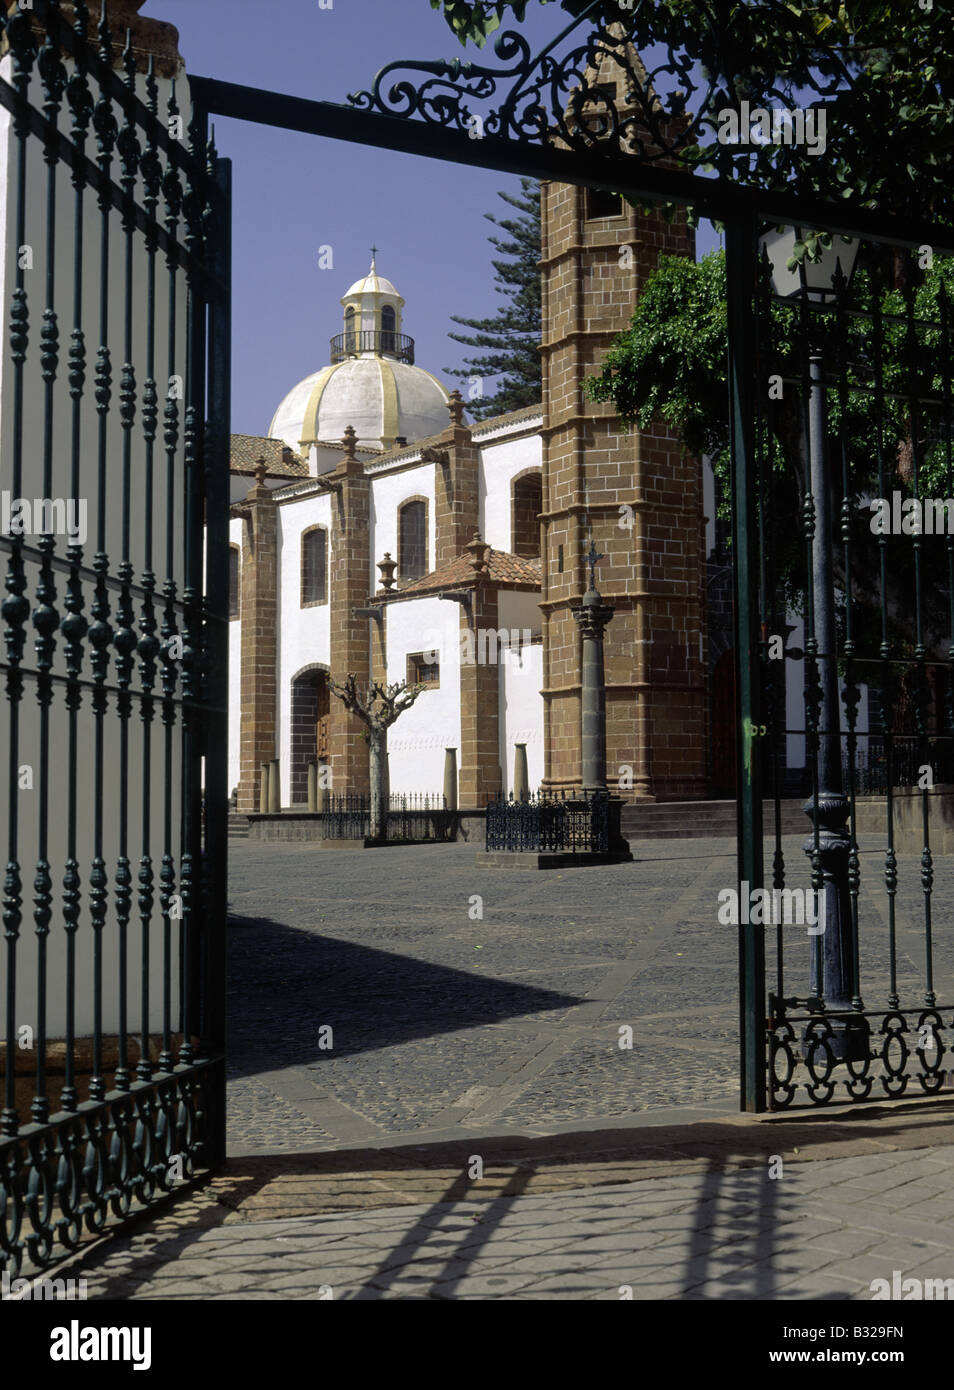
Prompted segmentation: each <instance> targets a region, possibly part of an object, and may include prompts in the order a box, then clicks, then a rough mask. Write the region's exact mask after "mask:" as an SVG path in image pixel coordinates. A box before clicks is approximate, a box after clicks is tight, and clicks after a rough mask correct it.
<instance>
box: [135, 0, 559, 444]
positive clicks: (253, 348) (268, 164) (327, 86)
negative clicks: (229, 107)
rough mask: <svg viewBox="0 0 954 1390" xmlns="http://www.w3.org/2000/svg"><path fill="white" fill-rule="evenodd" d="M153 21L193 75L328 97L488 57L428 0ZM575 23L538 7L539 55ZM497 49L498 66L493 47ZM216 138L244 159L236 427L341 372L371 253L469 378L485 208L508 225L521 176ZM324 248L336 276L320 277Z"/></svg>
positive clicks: (215, 10)
mask: <svg viewBox="0 0 954 1390" xmlns="http://www.w3.org/2000/svg"><path fill="white" fill-rule="evenodd" d="M141 13H142V14H143V15H148V16H151V17H153V18H156V19H164V20H167V21H168V22H169V23H171V24H174V25H175V26H176V27H177V28H178V30H179V34H180V50H181V52H182V54H183V57H184V58H185V61H186V65H187V68H188V69H189V71H191V72H193V73H197V74H201V75H202V76H208V77H218V78H221V79H223V80H225V81H229V82H241V83H244V84H247V85H249V86H257V87H262V88H269V89H272V90H275V91H284V92H287V93H289V94H290V95H293V96H300V97H309V98H313V99H315V100H322V101H333V102H344V101H346V99H347V96H348V93H349V92H353V91H358V90H360V89H362V88H365V87H370V85H371V82H372V79H373V77H374V75H375V73H376V72H377V71H378V70H379V68H381V67H383V66H384V65H385V64H386V63H389V62H392V61H394V60H395V59H398V58H405V57H407V58H410V57H414V58H451V57H465V56H473V57H476V56H477V52H478V51H477V50H474V49H472V50H470V51H469V52H468V53H466V54H465V51H464V50H463V49H462V48H461V47H460V45H459V44H458V43H457V41H456V39H455V38H454V36H453V35H452V33H451V32H450V30H449V29H448V28H447V26H446V24H445V23H444V20H443V18H442V16H441V15H440V14H438V13H437V12H436V11H434V10H432V9H431V8H430V5H429V4H428V3H427V0H334V3H333V8H332V9H322V8H320V7H319V0H269V3H268V4H267V5H263V4H262V2H261V0H147V3H146V4H145V5H144V6H143V9H142V11H141ZM564 19H565V16H564V15H563V12H562V11H561V10H559V9H558V8H557V7H556V6H546V7H544V6H531V7H530V9H529V10H528V15H527V23H526V24H525V25H523V26H522V31H523V32H524V33H525V34H527V36H528V38H529V39H530V40H531V43H534V41H536V43H535V47H540V46H542V43H543V42H545V41H546V40H547V39H548V38H549V37H551V36H552V35H553V34H554V33H556V32H558V28H562V20H564ZM483 53H484V54H486V55H487V58H488V60H489V61H490V62H491V63H492V62H494V59H493V56H492V50H491V49H490V47H489V46H488V48H486V49H484V50H483ZM216 143H217V145H218V147H219V150H220V151H221V153H222V154H224V155H228V156H229V157H230V158H231V159H232V162H233V180H234V234H233V255H234V299H233V334H234V368H233V388H232V428H233V430H234V431H236V432H238V433H246V434H265V433H266V431H267V430H268V426H269V423H270V421H271V418H272V415H273V414H274V411H275V409H276V408H277V406H278V403H279V401H280V400H281V399H282V397H283V396H284V395H285V394H286V392H287V391H289V390H290V389H291V387H292V386H294V385H295V384H296V383H297V382H298V381H300V380H301V379H302V378H303V377H305V376H307V375H308V374H309V373H310V372H313V371H317V370H318V369H319V368H320V367H322V366H324V365H325V364H326V362H327V361H328V344H329V339H330V338H331V337H332V335H333V334H335V333H338V332H340V331H341V306H340V304H339V300H340V298H341V296H342V295H343V294H344V292H345V290H346V289H347V288H348V286H349V285H350V284H351V283H352V282H353V281H354V280H356V279H358V277H359V276H361V275H363V274H364V273H365V272H366V270H367V268H368V262H369V260H370V251H369V248H370V247H371V245H372V244H374V245H376V246H377V247H378V248H379V251H378V269H379V271H380V272H381V273H382V274H383V275H386V276H388V277H389V278H390V279H391V280H393V281H394V283H395V285H396V286H397V288H398V290H399V291H400V293H401V294H402V295H403V296H404V298H405V300H406V301H407V302H406V305H405V309H404V316H405V317H404V331H405V332H406V333H409V334H410V335H411V336H412V337H413V338H414V339H415V341H416V346H417V361H418V363H419V364H420V365H421V366H423V367H426V368H427V369H428V370H429V371H432V372H434V373H435V374H436V375H437V376H438V377H440V378H441V379H442V380H444V381H445V383H446V384H447V385H448V386H452V385H455V384H457V383H456V382H455V381H454V380H452V379H449V378H447V377H446V376H444V373H443V369H444V368H445V367H451V366H458V365H460V361H461V355H462V354H464V353H466V352H467V351H468V349H466V348H465V347H463V345H460V344H457V343H454V342H452V341H451V340H450V339H449V338H448V337H447V333H448V330H449V329H452V328H454V326H455V325H453V324H452V323H451V322H450V315H451V314H462V315H465V316H466V317H482V316H485V315H488V314H491V313H493V312H494V310H495V308H496V305H497V303H498V300H497V297H496V295H495V292H494V289H493V270H492V267H491V264H490V258H491V255H492V254H494V252H493V249H492V248H491V247H490V245H489V244H488V242H487V236H488V235H489V234H493V233H494V228H493V227H492V226H491V224H490V223H489V222H487V221H486V219H485V218H484V216H483V214H484V213H485V212H491V211H494V212H497V213H498V215H504V216H506V215H507V213H508V212H509V209H508V207H507V204H505V203H504V202H502V201H501V199H499V198H498V197H497V196H496V194H497V190H498V189H507V190H510V191H515V192H516V191H519V181H518V180H517V179H516V178H514V177H512V176H511V175H508V174H500V173H496V172H493V171H485V170H481V169H472V168H462V167H460V166H457V165H452V164H448V163H445V162H443V161H437V160H428V159H421V158H417V157H415V156H411V155H404V154H397V153H393V152H391V151H388V150H378V149H368V148H364V147H362V146H359V145H354V144H348V143H345V142H343V141H341V142H339V141H335V140H321V139H317V138H316V137H314V136H306V135H298V134H295V133H290V132H287V131H280V130H272V129H269V128H267V127H263V126H258V125H253V124H251V123H246V122H241V121H227V120H219V121H217V122H216ZM495 205H496V206H495ZM324 245H330V246H331V247H332V248H333V255H334V268H333V269H327V270H321V269H319V266H318V252H319V247H321V246H324Z"/></svg>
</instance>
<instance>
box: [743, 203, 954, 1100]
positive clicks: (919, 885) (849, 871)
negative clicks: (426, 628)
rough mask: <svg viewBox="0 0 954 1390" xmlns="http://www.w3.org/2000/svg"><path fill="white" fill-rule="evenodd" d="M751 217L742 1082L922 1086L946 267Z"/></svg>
mask: <svg viewBox="0 0 954 1390" xmlns="http://www.w3.org/2000/svg"><path fill="white" fill-rule="evenodd" d="M765 230H766V231H767V232H768V235H767V237H766V238H765V239H764V240H763V245H762V255H761V264H760V275H759V277H758V279H759V283H758V288H757V292H756V295H755V300H756V318H755V324H754V330H755V331H754V334H753V341H754V345H755V349H754V362H753V367H754V380H755V382H756V383H757V388H758V389H757V391H756V394H755V401H754V405H755V427H754V432H753V447H754V468H753V477H752V484H751V489H750V491H749V492H748V493H746V492H745V491H744V490H743V488H742V486H741V482H740V480H739V479H737V480H736V481H737V486H736V496H735V503H736V516H737V519H738V521H739V531H740V533H741V534H742V535H744V534H745V529H744V528H745V527H748V528H751V533H750V538H751V541H752V542H754V545H750V547H749V558H750V560H751V558H752V556H753V555H754V556H757V563H756V564H755V565H753V573H752V577H753V580H754V595H752V594H746V593H744V592H740V593H739V595H738V602H739V604H740V626H743V625H744V623H749V624H750V625H751V628H752V630H753V639H754V641H753V645H752V646H751V647H750V648H749V653H748V656H749V666H748V670H749V675H750V679H751V681H752V685H753V692H752V698H753V699H754V701H755V703H754V705H753V708H752V710H751V712H749V713H748V714H747V716H746V719H745V723H744V724H743V729H742V733H743V744H744V753H743V763H742V768H743V773H742V781H741V792H740V795H741V804H742V810H743V814H747V815H748V816H749V817H750V820H751V824H752V829H751V831H750V832H749V833H750V835H751V836H752V841H751V847H752V848H753V849H754V848H756V847H757V839H756V837H757V836H758V834H759V831H760V826H759V813H760V811H761V805H762V803H761V798H760V787H761V788H764V790H765V792H766V794H767V796H768V798H769V800H768V801H767V802H766V805H767V806H770V807H771V810H772V813H773V814H772V824H770V825H768V826H766V827H765V831H766V847H767V849H768V848H770V849H771V870H770V873H766V875H765V877H764V879H763V878H760V877H757V876H756V877H753V878H750V879H749V886H750V889H751V890H753V898H754V890H756V889H764V890H766V891H765V892H764V893H762V894H761V895H760V896H759V897H758V899H757V900H755V901H753V902H752V903H751V904H750V906H752V907H753V908H757V909H758V910H757V911H753V912H752V914H751V915H752V918H753V920H752V922H751V923H744V925H743V927H742V932H743V952H742V959H743V979H744V980H745V979H746V977H745V973H744V972H745V969H746V968H747V969H748V971H749V975H748V979H747V981H746V983H747V984H748V986H749V987H750V989H751V994H750V995H749V998H748V1008H747V1009H746V1011H745V1014H744V1031H745V1038H746V1041H747V1043H748V1045H749V1047H750V1049H751V1051H750V1056H749V1061H750V1070H749V1074H748V1082H749V1090H748V1092H747V1095H746V1099H747V1100H748V1102H749V1105H750V1108H753V1109H760V1108H763V1106H765V1105H766V1104H767V1105H768V1107H769V1108H772V1109H780V1108H785V1107H788V1106H790V1105H792V1104H796V1105H798V1104H814V1105H824V1104H828V1103H829V1102H836V1103H837V1102H839V1101H840V1102H850V1101H862V1100H868V1099H880V1100H886V1099H898V1098H900V1097H902V1096H904V1097H907V1098H910V1097H911V1096H912V1095H921V1096H925V1095H934V1094H937V1093H938V1092H939V1091H941V1090H942V1089H943V1088H946V1089H948V1090H950V1088H951V1086H952V1085H954V1071H952V1069H951V1068H952V1062H954V1046H952V1043H954V1037H952V1033H951V1029H952V1028H954V938H952V934H951V931H950V924H951V909H950V902H951V893H952V890H954V883H952V882H951V880H950V877H949V867H948V866H949V864H950V860H949V859H946V860H940V861H939V860H938V859H937V855H938V852H939V851H940V852H941V853H944V854H946V855H948V856H949V855H950V853H951V851H952V850H954V839H952V838H951V836H950V833H949V829H948V827H949V826H950V824H951V821H952V816H954V805H952V790H954V789H952V787H951V785H950V765H951V756H952V748H954V680H952V677H954V660H952V659H954V448H952V437H954V408H952V390H951V347H952V323H951V305H950V300H949V297H948V296H949V287H950V285H951V271H950V269H949V266H950V264H951V262H949V261H948V260H947V259H943V260H939V261H938V264H937V265H936V266H935V256H936V254H937V250H936V248H935V247H932V246H931V245H929V244H924V245H922V246H921V247H920V248H919V250H912V249H911V248H910V247H905V246H900V247H899V246H896V245H894V244H892V243H890V242H889V243H876V242H873V241H865V240H862V239H860V238H858V237H854V238H850V239H848V238H844V237H839V236H836V237H834V238H833V239H832V242H831V246H830V248H829V250H828V252H826V253H825V255H824V256H823V258H822V260H821V261H820V262H819V263H818V264H817V267H808V272H807V274H805V276H804V278H803V279H800V277H798V276H795V277H792V276H790V275H789V274H788V272H787V270H786V268H785V265H784V261H785V255H784V250H785V246H786V241H787V240H788V241H792V240H794V236H795V234H796V229H794V228H791V229H788V230H787V232H783V231H781V229H778V230H776V229H765ZM770 246H774V248H776V250H777V249H778V248H781V249H782V252H783V254H782V255H781V256H779V255H778V254H776V255H775V257H774V261H775V266H774V272H775V273H774V277H773V265H772V263H770V260H769V247H770ZM786 280H787V281H788V283H784V284H783V283H781V282H784V281H786ZM813 282H814V287H813ZM948 500H949V504H948ZM786 795H788V796H792V795H801V796H803V797H804V796H806V795H807V800H805V812H806V815H807V816H808V821H807V822H806V833H807V839H806V840H805V842H804V844H800V843H799V842H798V840H797V839H794V840H793V839H791V838H790V839H788V840H786V838H785V837H784V836H783V834H782V814H781V801H782V799H783V798H784V797H785V796H786ZM753 859H754V856H753ZM753 872H755V873H757V869H756V868H755V865H754V864H753ZM939 873H940V875H941V877H940V878H938V875H939ZM741 877H742V878H743V879H744V878H745V877H746V875H745V873H743V874H742V875H741ZM939 889H940V890H941V891H940V893H939V892H938V890H939ZM799 894H805V895H806V897H805V899H804V901H805V902H808V903H811V905H812V908H813V910H814V909H817V913H816V917H817V920H816V921H815V922H814V923H808V924H807V926H806V920H805V917H804V914H801V913H799V912H798V911H797V909H798V907H799V906H800V904H799V900H798V895H799ZM808 895H811V897H809V896H808ZM740 906H741V903H740ZM763 933H764V941H763V940H760V939H759V938H760V937H762V936H763ZM763 951H764V954H763ZM766 956H767V959H766ZM766 968H767V969H768V979H769V986H768V993H767V995H766V993H765V972H766ZM766 1015H767V1018H766ZM763 1077H767V1088H766V1090H765V1091H763V1090H762V1089H761V1087H762V1081H763Z"/></svg>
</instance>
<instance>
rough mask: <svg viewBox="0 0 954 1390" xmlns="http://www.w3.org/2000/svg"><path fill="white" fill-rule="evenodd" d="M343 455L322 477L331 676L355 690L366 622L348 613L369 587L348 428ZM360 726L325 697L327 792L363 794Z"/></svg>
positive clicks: (364, 749)
mask: <svg viewBox="0 0 954 1390" xmlns="http://www.w3.org/2000/svg"><path fill="white" fill-rule="evenodd" d="M343 442H344V448H345V456H344V458H343V459H342V460H341V462H340V463H339V464H338V466H337V468H336V469H334V470H333V471H332V472H331V473H328V474H326V475H325V479H326V481H327V482H328V483H330V484H331V485H332V487H333V489H334V495H333V497H332V528H331V564H330V577H331V593H330V609H331V612H330V620H331V677H332V679H333V680H335V681H336V682H337V683H338V684H339V685H343V684H344V682H345V679H346V678H347V676H349V675H354V676H356V677H357V680H358V685H359V686H367V685H368V684H369V682H370V679H371V637H370V635H369V633H368V619H367V618H356V617H355V616H354V615H353V613H352V609H354V608H366V607H367V606H368V591H369V589H370V587H371V579H370V573H371V554H370V524H369V508H368V496H369V484H368V480H367V478H366V477H365V473H364V466H363V464H362V463H361V462H360V461H359V460H358V457H357V453H356V451H355V446H356V443H357V439H356V436H355V432H354V430H353V429H352V427H351V426H350V425H349V426H348V428H347V430H346V431H345V438H344V441H343ZM363 734H364V725H363V724H362V723H361V720H360V719H358V718H357V717H356V716H354V715H351V714H349V713H348V711H347V710H346V709H345V707H344V706H343V705H342V703H341V701H340V700H339V699H338V698H337V696H335V695H334V694H333V695H332V696H331V710H330V723H329V743H330V748H331V776H332V789H333V791H334V792H335V794H336V795H342V794H347V793H349V792H350V793H352V794H356V795H359V796H367V795H369V793H370V787H371V784H370V781H369V777H368V745H367V743H366V741H365V739H364V737H363Z"/></svg>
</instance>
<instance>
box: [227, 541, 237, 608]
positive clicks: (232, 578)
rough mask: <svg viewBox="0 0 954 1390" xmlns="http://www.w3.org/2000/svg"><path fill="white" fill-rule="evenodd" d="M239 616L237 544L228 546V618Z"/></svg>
mask: <svg viewBox="0 0 954 1390" xmlns="http://www.w3.org/2000/svg"><path fill="white" fill-rule="evenodd" d="M238 616H239V553H238V546H235V545H230V546H229V619H230V620H231V619H232V618H237V617H238Z"/></svg>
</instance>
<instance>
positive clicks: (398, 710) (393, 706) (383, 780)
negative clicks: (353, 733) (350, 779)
mask: <svg viewBox="0 0 954 1390" xmlns="http://www.w3.org/2000/svg"><path fill="white" fill-rule="evenodd" d="M328 687H329V689H330V690H331V693H332V694H333V695H335V696H337V698H338V699H339V700H340V701H341V703H342V704H343V705H344V707H345V709H346V710H347V711H348V713H349V714H354V715H356V716H357V717H358V719H360V720H361V722H362V723H363V724H364V725H365V733H364V738H365V741H366V742H367V744H368V749H369V753H370V756H369V773H370V781H371V838H372V839H374V840H386V839H387V834H388V803H389V801H390V796H391V787H390V783H389V779H388V729H390V727H391V725H392V724H393V723H394V722H395V721H396V720H397V719H400V717H401V715H402V714H403V713H404V711H405V710H407V709H410V708H411V706H412V705H413V704H414V701H415V700H416V699H417V697H418V696H419V695H420V694H422V693H423V691H424V690H426V689H427V687H426V686H424V685H408V683H407V681H395V682H394V684H393V685H382V684H381V683H380V682H379V681H372V682H371V684H370V685H368V686H365V687H363V688H359V686H358V678H357V676H354V675H349V676H347V677H346V679H345V682H344V684H343V685H339V684H338V682H337V681H334V680H329V682H328Z"/></svg>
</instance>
